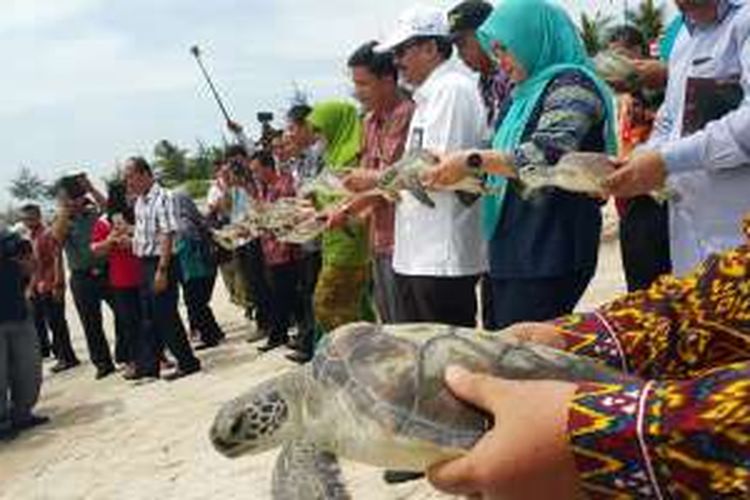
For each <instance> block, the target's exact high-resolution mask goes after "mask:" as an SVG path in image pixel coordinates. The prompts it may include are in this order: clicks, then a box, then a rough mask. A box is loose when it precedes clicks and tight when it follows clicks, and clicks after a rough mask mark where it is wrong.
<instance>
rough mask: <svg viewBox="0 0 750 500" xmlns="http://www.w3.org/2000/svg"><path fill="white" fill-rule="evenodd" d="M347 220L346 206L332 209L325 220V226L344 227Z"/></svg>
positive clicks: (331, 227) (330, 227)
mask: <svg viewBox="0 0 750 500" xmlns="http://www.w3.org/2000/svg"><path fill="white" fill-rule="evenodd" d="M348 221H349V212H347V210H346V207H342V208H339V209H338V210H334V211H333V212H331V213H330V214H329V215H328V218H327V220H326V228H328V229H340V228H342V227H344V226H345V225H346V223H347V222H348Z"/></svg>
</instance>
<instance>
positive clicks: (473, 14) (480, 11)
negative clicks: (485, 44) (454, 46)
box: [448, 0, 493, 34]
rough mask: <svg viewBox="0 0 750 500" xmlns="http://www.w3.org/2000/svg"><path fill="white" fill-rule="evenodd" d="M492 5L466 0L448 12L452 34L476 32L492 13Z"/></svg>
mask: <svg viewBox="0 0 750 500" xmlns="http://www.w3.org/2000/svg"><path fill="white" fill-rule="evenodd" d="M492 9H493V7H492V4H491V3H488V2H485V1H484V0H466V1H464V2H461V3H460V4H458V5H456V6H455V7H453V8H452V9H451V10H450V12H448V26H450V30H451V33H453V34H455V33H458V32H460V31H466V30H476V29H477V28H479V27H480V26H481V25H482V23H484V21H485V20H486V19H487V18H488V17H490V14H491V13H492Z"/></svg>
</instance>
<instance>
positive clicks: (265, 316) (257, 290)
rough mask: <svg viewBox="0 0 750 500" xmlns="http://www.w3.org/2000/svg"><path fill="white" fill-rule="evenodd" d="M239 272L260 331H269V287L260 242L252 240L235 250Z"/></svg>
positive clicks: (270, 320) (270, 321)
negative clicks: (250, 300) (247, 291)
mask: <svg viewBox="0 0 750 500" xmlns="http://www.w3.org/2000/svg"><path fill="white" fill-rule="evenodd" d="M237 257H238V258H239V261H240V272H241V273H242V277H243V279H244V280H245V284H246V286H247V288H248V290H249V291H250V295H251V296H252V298H253V299H252V300H253V302H254V305H255V311H256V315H255V321H256V322H257V324H258V328H259V329H261V330H266V331H269V332H270V330H271V327H272V325H271V323H272V319H271V314H272V312H271V285H270V283H269V278H268V273H267V270H266V265H265V262H264V259H263V249H262V247H261V245H260V240H253V241H251V242H250V243H248V244H247V245H245V246H243V247H241V248H239V249H238V250H237Z"/></svg>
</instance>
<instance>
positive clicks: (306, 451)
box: [271, 440, 351, 500]
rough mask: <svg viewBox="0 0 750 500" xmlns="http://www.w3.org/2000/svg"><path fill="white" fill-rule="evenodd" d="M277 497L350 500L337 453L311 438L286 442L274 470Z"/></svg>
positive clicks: (277, 499) (279, 499) (284, 499)
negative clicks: (330, 451) (317, 444)
mask: <svg viewBox="0 0 750 500" xmlns="http://www.w3.org/2000/svg"><path fill="white" fill-rule="evenodd" d="M271 497H272V498H273V499H274V500H351V495H349V493H348V492H347V491H346V486H345V485H344V482H343V479H342V476H341V468H340V467H339V463H338V460H337V459H336V455H334V454H333V453H329V452H327V451H323V450H321V449H320V448H319V447H318V446H316V445H315V444H314V443H312V442H310V441H304V440H298V441H292V442H289V443H287V444H285V445H284V447H283V448H282V449H281V453H280V454H279V457H278V458H277V459H276V466H275V467H274V471H273V480H272V483H271Z"/></svg>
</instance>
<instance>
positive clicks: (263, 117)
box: [257, 111, 273, 124]
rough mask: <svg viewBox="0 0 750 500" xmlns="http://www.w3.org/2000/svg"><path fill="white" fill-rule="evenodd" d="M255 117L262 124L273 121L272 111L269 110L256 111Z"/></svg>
mask: <svg viewBox="0 0 750 500" xmlns="http://www.w3.org/2000/svg"><path fill="white" fill-rule="evenodd" d="M257 118H258V121H259V122H260V123H263V124H265V123H269V124H270V123H271V122H272V121H273V113H271V112H270V111H261V112H259V113H258V116H257Z"/></svg>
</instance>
